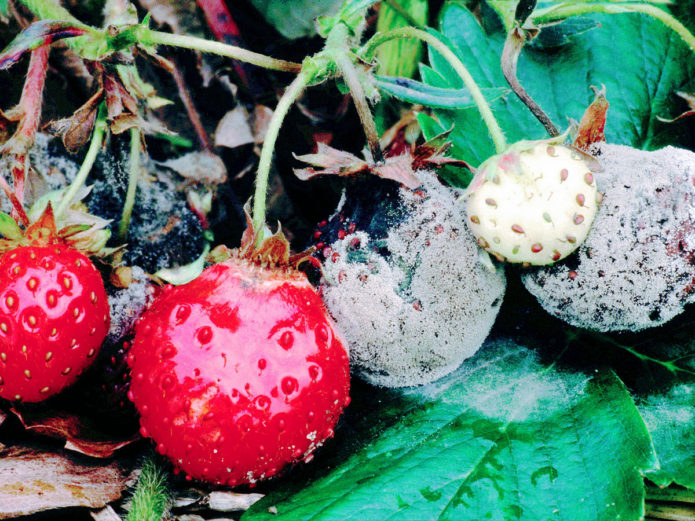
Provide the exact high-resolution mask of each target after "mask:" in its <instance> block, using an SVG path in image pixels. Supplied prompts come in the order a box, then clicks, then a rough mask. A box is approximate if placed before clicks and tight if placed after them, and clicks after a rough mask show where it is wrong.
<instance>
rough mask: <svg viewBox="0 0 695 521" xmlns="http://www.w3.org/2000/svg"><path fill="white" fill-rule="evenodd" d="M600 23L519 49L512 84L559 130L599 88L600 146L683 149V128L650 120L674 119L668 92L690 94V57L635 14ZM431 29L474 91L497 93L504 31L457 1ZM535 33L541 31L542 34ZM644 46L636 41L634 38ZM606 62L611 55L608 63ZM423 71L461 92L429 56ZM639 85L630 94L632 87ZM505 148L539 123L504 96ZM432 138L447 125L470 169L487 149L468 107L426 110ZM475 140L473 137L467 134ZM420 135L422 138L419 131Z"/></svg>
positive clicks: (659, 27) (500, 105)
mask: <svg viewBox="0 0 695 521" xmlns="http://www.w3.org/2000/svg"><path fill="white" fill-rule="evenodd" d="M589 18H590V19H591V20H593V21H595V22H597V23H600V27H598V28H595V29H592V30H590V31H588V32H582V33H579V34H574V35H573V36H572V38H571V40H569V43H568V44H566V45H563V46H561V47H559V48H553V49H536V48H533V47H532V46H528V47H526V48H524V50H523V51H522V53H521V57H520V58H519V64H518V77H519V80H520V82H521V84H522V85H523V86H524V87H525V88H526V90H527V91H528V92H529V94H530V95H531V96H532V97H533V98H534V99H535V100H536V102H538V104H539V105H540V106H541V107H542V108H543V109H544V110H545V111H546V112H547V113H548V115H549V116H550V118H551V119H552V120H553V121H554V122H555V124H556V125H558V126H559V127H565V126H567V124H568V122H569V120H570V119H574V120H575V121H579V120H580V118H581V117H582V114H583V113H584V110H585V109H586V107H587V106H589V104H590V103H591V102H592V101H593V98H594V93H593V92H592V91H591V88H590V87H591V86H592V85H595V86H597V85H601V84H605V86H606V89H607V93H608V99H609V101H610V104H611V108H610V110H609V111H608V114H607V120H606V128H605V133H606V139H607V141H608V142H609V143H616V144H624V145H630V146H633V147H637V148H642V149H646V150H652V149H656V148H660V147H662V146H664V145H666V144H672V145H678V144H687V143H690V142H691V140H692V136H693V132H692V129H689V128H688V124H687V120H684V122H683V124H666V123H663V122H661V121H659V118H660V117H663V118H672V117H675V116H676V115H678V113H679V111H678V110H677V108H676V107H677V105H678V104H679V103H680V101H679V99H678V97H677V95H676V91H685V92H692V91H693V90H694V89H693V78H695V56H693V53H692V51H690V50H689V49H688V48H687V46H686V45H685V44H684V43H683V42H682V41H681V39H680V37H679V36H678V35H676V34H675V33H673V31H671V30H670V29H668V28H667V27H666V26H664V25H663V24H662V23H661V22H659V21H657V20H654V19H652V18H650V17H648V16H645V15H641V14H635V13H631V14H615V15H591V16H590V17H589ZM439 28H440V31H441V32H442V34H443V36H444V39H445V40H447V41H448V42H450V44H451V46H452V48H453V50H454V52H455V53H456V55H457V56H458V57H459V58H460V59H461V60H462V61H463V62H464V64H465V65H466V66H467V68H468V69H469V70H470V72H471V74H472V75H473V77H474V78H475V80H476V81H477V83H478V84H479V85H480V87H482V88H500V87H506V86H507V84H506V81H505V80H504V77H503V76H502V71H501V68H500V56H501V51H502V46H503V43H504V38H505V33H504V32H503V31H501V30H498V31H497V32H494V33H492V34H490V35H488V34H486V33H485V31H484V30H483V28H482V27H481V26H480V24H479V23H478V21H477V20H476V18H475V17H474V16H473V14H472V13H471V12H470V11H468V10H467V9H466V8H465V7H464V6H463V5H462V3H460V2H456V1H453V0H452V1H449V2H447V3H446V4H445V5H444V7H443V8H442V11H441V14H440V20H439ZM542 32H543V31H541V34H542ZM635 34H639V35H641V36H640V38H641V39H642V41H648V42H649V45H636V44H635V38H634V35H635ZM616 56H620V60H619V63H616ZM430 63H431V65H432V68H431V69H429V70H428V69H427V68H424V71H425V72H424V74H423V79H424V81H425V82H426V83H429V84H431V85H433V86H437V87H444V88H461V87H462V84H461V83H460V81H459V79H458V76H457V75H456V74H455V72H454V71H453V70H452V69H451V68H450V67H449V65H448V64H447V63H446V61H445V60H444V59H443V58H442V57H441V56H439V55H438V54H437V53H434V52H431V53H430ZM636 85H639V88H635V86H636ZM492 109H493V111H494V112H495V115H496V117H497V118H498V120H499V122H500V125H501V127H502V130H503V131H504V132H505V133H506V135H507V139H508V141H509V142H510V143H513V142H515V141H519V140H521V139H538V138H543V137H546V136H545V132H544V130H543V127H542V126H541V124H540V123H539V122H538V121H537V120H536V119H535V118H534V117H533V115H532V114H531V113H530V111H529V110H528V109H527V108H526V107H525V106H524V105H523V104H522V103H521V102H520V101H519V100H518V99H517V98H516V97H515V96H513V95H509V96H506V97H503V98H500V99H498V100H496V101H494V102H493V103H492ZM435 116H436V118H437V119H438V120H439V123H440V125H439V128H435V129H433V132H435V133H439V132H441V131H443V130H447V129H449V128H451V127H452V126H454V131H453V132H452V134H451V136H450V139H451V141H452V142H453V145H454V147H453V151H452V155H453V156H454V157H457V158H458V159H463V160H466V161H469V162H471V163H472V164H474V165H476V166H477V165H479V164H480V163H481V162H482V161H484V160H485V159H486V158H488V157H490V156H492V155H493V154H494V153H495V150H494V146H493V144H492V141H491V140H490V139H489V138H488V137H487V136H488V132H487V129H486V128H485V126H484V124H483V122H482V121H481V118H480V115H479V114H478V113H477V112H476V111H470V110H468V111H456V112H453V111H446V110H436V111H435ZM471 136H475V138H473V139H472V138H471ZM426 137H430V136H429V135H427V134H426Z"/></svg>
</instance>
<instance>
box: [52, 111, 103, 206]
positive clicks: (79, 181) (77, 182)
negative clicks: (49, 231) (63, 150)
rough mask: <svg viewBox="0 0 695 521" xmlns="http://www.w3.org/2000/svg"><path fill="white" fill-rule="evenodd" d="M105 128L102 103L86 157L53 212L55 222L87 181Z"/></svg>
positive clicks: (101, 142)
mask: <svg viewBox="0 0 695 521" xmlns="http://www.w3.org/2000/svg"><path fill="white" fill-rule="evenodd" d="M106 126H107V123H106V104H105V103H102V104H101V105H100V106H99V112H98V114H97V119H96V121H95V122H94V132H93V133H92V140H91V143H90V144H89V149H88V150H87V155H86V156H85V158H84V161H83V162H82V165H80V169H79V170H78V171H77V175H76V176H75V179H73V181H72V183H71V184H70V186H69V187H68V189H67V191H66V192H65V194H64V195H63V198H62V199H61V201H60V204H59V205H58V208H57V209H56V211H55V218H56V220H58V219H59V217H60V216H61V215H63V213H64V212H65V210H67V209H68V208H69V207H70V205H71V204H72V201H73V200H74V199H75V196H76V195H77V192H79V191H80V188H82V185H84V182H85V181H86V180H87V175H89V172H90V171H91V170H92V166H94V161H96V158H97V155H98V154H99V150H100V149H101V145H102V144H103V142H104V135H105V134H106Z"/></svg>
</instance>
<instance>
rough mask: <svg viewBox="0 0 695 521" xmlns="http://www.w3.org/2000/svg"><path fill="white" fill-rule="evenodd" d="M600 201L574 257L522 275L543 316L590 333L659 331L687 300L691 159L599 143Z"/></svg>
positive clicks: (693, 235) (692, 268) (694, 235)
mask: <svg viewBox="0 0 695 521" xmlns="http://www.w3.org/2000/svg"><path fill="white" fill-rule="evenodd" d="M595 152H596V153H598V154H599V155H598V156H597V157H598V159H599V161H600V162H601V164H602V165H603V167H604V170H603V171H602V172H599V173H597V174H596V178H597V183H598V188H599V190H600V191H601V192H603V193H604V194H605V195H604V198H603V201H602V203H601V206H600V208H599V212H598V215H597V217H596V220H595V221H594V224H593V226H592V228H591V231H590V232H589V235H588V237H587V239H586V241H585V242H584V244H582V246H581V247H580V248H579V250H578V251H577V252H576V253H575V254H574V255H573V256H571V257H568V258H567V259H566V260H565V261H564V262H561V263H558V264H556V265H554V266H552V267H547V268H538V269H531V270H529V271H527V272H525V273H524V274H523V275H522V279H523V282H524V285H525V286H526V288H527V289H528V290H529V291H530V292H531V293H532V294H533V295H534V296H536V298H537V299H538V301H539V302H540V304H541V305H542V306H543V308H544V309H545V310H546V311H548V312H549V313H551V314H553V315H555V316H557V317H559V318H561V319H563V320H565V321H566V322H568V323H569V324H571V325H574V326H577V327H581V328H585V329H592V330H596V331H638V330H642V329H646V328H649V327H653V326H658V325H661V324H664V323H665V322H667V321H669V320H670V319H672V318H673V317H674V316H676V315H678V314H679V313H681V312H682V311H683V306H684V305H685V304H686V303H688V302H690V301H692V300H693V289H694V285H693V284H694V282H695V255H694V253H695V211H694V210H693V203H695V185H694V182H695V154H694V153H692V152H689V151H686V150H681V149H677V148H673V147H667V148H664V149H662V150H659V151H656V152H645V151H641V150H635V149H633V148H630V147H626V146H618V145H606V144H602V145H600V146H598V147H597V148H596V150H595Z"/></svg>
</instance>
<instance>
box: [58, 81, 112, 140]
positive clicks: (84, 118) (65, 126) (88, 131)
mask: <svg viewBox="0 0 695 521" xmlns="http://www.w3.org/2000/svg"><path fill="white" fill-rule="evenodd" d="M103 93H104V91H103V89H99V90H98V91H97V92H96V93H95V94H94V95H93V96H92V97H91V98H89V99H88V100H87V102H86V103H85V104H84V105H82V106H81V107H80V108H79V109H77V110H76V111H75V113H74V114H73V115H72V116H70V117H68V118H64V119H58V120H55V121H51V122H50V123H48V124H47V125H46V126H45V129H46V130H48V132H50V133H51V134H54V135H56V136H60V137H61V138H62V140H63V145H64V146H65V148H66V149H67V150H68V151H69V152H77V151H78V150H79V149H80V148H82V146H83V145H85V144H86V143H87V142H88V141H89V140H90V138H91V136H92V130H93V128H94V122H95V121H96V117H97V110H98V108H99V103H101V100H102V97H103Z"/></svg>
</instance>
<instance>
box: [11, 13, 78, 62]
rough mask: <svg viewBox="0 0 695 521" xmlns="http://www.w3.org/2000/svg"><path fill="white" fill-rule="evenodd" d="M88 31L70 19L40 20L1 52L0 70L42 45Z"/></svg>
mask: <svg viewBox="0 0 695 521" xmlns="http://www.w3.org/2000/svg"><path fill="white" fill-rule="evenodd" d="M87 32H88V31H87V29H86V28H85V27H84V26H80V25H76V24H75V23H73V22H69V21H56V20H39V21H38V22H34V23H33V24H31V25H30V26H29V27H27V28H26V29H24V30H23V31H22V32H21V33H19V34H18V35H17V36H16V37H15V39H14V40H12V41H11V42H10V44H9V45H8V46H7V47H5V49H3V51H2V52H0V70H1V69H7V68H8V67H11V66H12V65H14V64H15V63H17V62H18V61H19V60H20V58H21V57H22V56H24V54H25V53H27V52H29V51H33V50H34V49H37V48H39V47H41V46H42V45H50V44H51V43H52V42H55V41H57V40H62V39H64V38H73V37H75V36H81V35H83V34H86V33H87Z"/></svg>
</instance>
